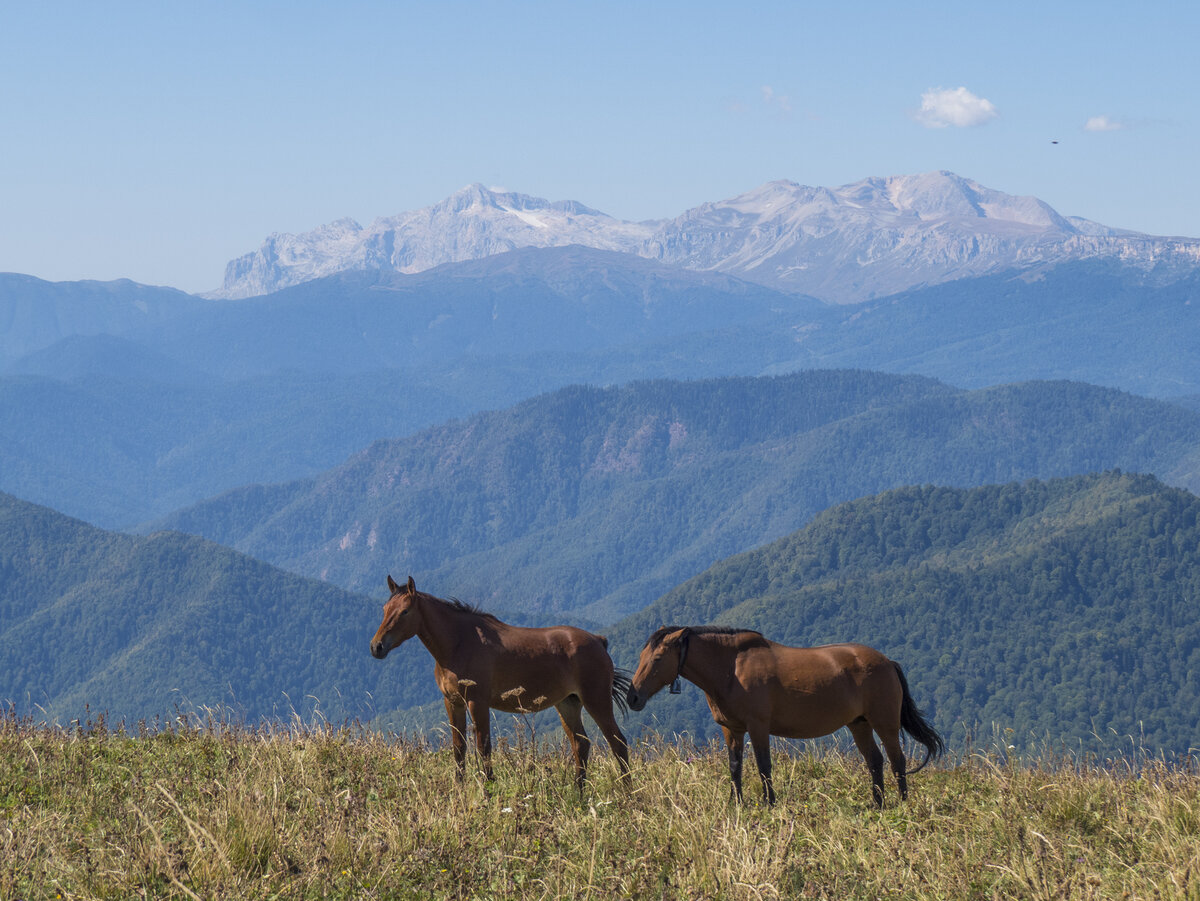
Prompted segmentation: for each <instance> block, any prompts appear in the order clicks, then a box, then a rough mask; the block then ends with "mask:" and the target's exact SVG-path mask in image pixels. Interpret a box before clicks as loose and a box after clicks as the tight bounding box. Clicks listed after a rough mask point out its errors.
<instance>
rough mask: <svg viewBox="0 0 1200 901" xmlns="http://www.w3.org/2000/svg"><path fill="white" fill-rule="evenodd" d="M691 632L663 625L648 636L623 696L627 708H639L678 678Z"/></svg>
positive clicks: (681, 670)
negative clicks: (626, 691) (627, 691)
mask: <svg viewBox="0 0 1200 901" xmlns="http://www.w3.org/2000/svg"><path fill="white" fill-rule="evenodd" d="M690 635H691V629H686V628H680V627H679V626H663V627H662V628H661V629H659V630H658V631H657V632H655V633H654V634H653V635H651V636H650V638H649V640H648V641H647V642H646V646H645V647H644V648H642V656H641V657H639V658H638V665H637V671H636V672H634V674H633V680H632V683H631V685H630V687H629V693H628V694H627V695H626V696H625V702H626V703H627V704H628V705H629V709H630V710H641V709H642V708H643V707H645V706H646V702H647V701H649V700H650V698H652V697H653V696H654V695H655V694H657V693H658V692H659V691H660V690H661V689H662V687H663V686H664V685H666V684H668V683H672V682H675V681H676V680H677V679H679V676H680V674H681V673H682V672H683V663H684V660H685V659H686V658H687V648H688V638H689V636H690ZM672 691H674V689H672Z"/></svg>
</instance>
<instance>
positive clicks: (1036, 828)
mask: <svg viewBox="0 0 1200 901" xmlns="http://www.w3.org/2000/svg"><path fill="white" fill-rule="evenodd" d="M594 747H595V750H594V753H593V757H592V765H591V767H590V768H589V781H588V786H587V789H586V791H585V794H584V795H583V797H580V795H579V794H578V793H577V792H576V790H575V788H574V785H573V772H572V767H571V765H570V763H569V761H568V759H567V756H566V751H565V749H560V750H550V751H548V750H546V746H545V743H544V742H538V741H534V740H532V739H531V738H530V737H529V735H527V734H525V733H523V732H520V731H518V733H517V734H516V735H515V736H513V737H512V738H508V739H504V740H502V741H501V742H500V743H499V746H498V747H497V749H496V753H495V764H496V777H497V778H496V781H495V782H494V783H492V784H491V785H488V784H485V783H484V782H482V781H481V779H480V778H479V777H478V776H477V775H476V773H477V770H475V769H474V764H475V761H472V760H469V761H468V767H469V768H468V776H467V778H466V779H465V780H464V781H463V782H459V781H458V780H457V779H456V776H455V770H454V764H453V761H452V759H451V755H450V752H449V750H448V749H445V748H442V747H433V746H431V745H430V744H428V743H426V742H424V741H420V740H413V739H403V738H398V737H396V736H392V735H384V734H380V733H377V732H372V731H368V730H366V729H362V728H359V727H354V726H343V727H335V726H331V725H328V724H323V723H317V724H304V723H301V722H299V721H293V722H291V723H283V724H276V725H273V726H260V727H247V726H231V725H229V724H226V723H223V722H221V721H220V720H219V719H213V720H207V721H201V720H198V719H196V718H194V717H191V718H180V719H177V720H174V721H172V722H169V723H158V724H155V725H154V727H147V726H145V725H140V726H139V727H137V728H134V729H132V730H129V731H126V729H124V728H112V727H110V726H109V725H108V724H106V723H105V722H104V721H103V719H100V720H99V721H97V722H95V723H90V724H87V725H84V726H76V727H74V728H69V729H60V728H51V727H47V726H45V725H40V724H36V723H34V722H33V721H31V720H28V719H22V718H19V717H16V716H14V715H12V714H11V713H10V714H9V715H8V716H7V717H6V718H4V719H3V721H2V722H0V898H3V899H18V898H20V899H41V898H122V899H124V898H139V897H163V898H264V899H265V898H277V897H286V898H408V897H431V896H432V897H447V898H490V897H506V896H519V897H522V898H563V897H572V898H589V897H597V898H600V897H603V898H612V897H628V898H747V899H750V898H754V899H757V898H779V897H786V898H838V899H854V898H1123V897H1128V898H1181V899H1183V898H1191V899H1200V774H1198V773H1197V772H1196V771H1195V769H1194V768H1193V767H1188V766H1167V765H1166V764H1164V763H1163V762H1161V761H1157V762H1156V761H1154V760H1139V761H1137V762H1136V765H1135V764H1134V763H1130V764H1129V765H1122V764H1121V762H1120V761H1116V764H1115V765H1114V761H1111V760H1110V761H1108V762H1107V765H1105V764H1104V763H1096V762H1089V761H1087V760H1082V761H1081V760H1080V759H1079V758H1077V757H1070V756H1057V757H1052V758H1049V759H1045V760H1041V761H1036V762H1033V763H1025V764H1018V763H1017V762H1015V761H1009V760H1005V759H1004V758H1003V755H1001V754H997V753H993V752H991V751H988V752H975V753H972V754H968V755H964V757H963V758H962V759H961V760H959V761H958V762H956V763H954V764H952V765H946V766H943V767H941V768H937V767H934V768H931V769H929V770H926V771H924V772H922V773H921V774H919V775H917V776H916V777H914V778H913V779H912V780H911V787H910V794H909V799H908V801H907V802H905V803H900V802H899V801H898V800H897V798H896V796H895V793H894V784H893V783H891V782H889V785H888V790H889V796H888V801H887V804H886V806H885V808H884V809H883V810H882V811H880V810H876V809H874V807H873V806H872V804H871V803H870V790H869V785H868V780H867V776H866V772H865V768H864V766H863V765H862V762H861V760H860V759H858V758H857V756H851V755H849V754H846V753H843V752H842V750H840V749H838V748H836V747H826V748H823V749H816V750H811V749H810V750H796V749H794V748H790V747H788V746H781V748H780V749H779V750H778V751H777V752H776V755H775V761H776V788H777V790H778V791H779V793H780V803H779V804H778V805H777V806H776V807H774V808H766V807H764V806H762V805H761V803H757V798H758V797H759V796H760V793H759V787H758V785H757V784H756V783H757V780H756V779H754V776H753V773H754V770H753V766H752V765H751V764H748V765H747V779H748V782H747V788H748V791H747V799H748V801H747V803H745V804H744V805H737V804H734V803H731V802H730V800H729V786H728V776H727V771H726V767H725V758H724V753H723V751H721V750H719V749H716V748H712V747H704V748H696V747H694V746H692V745H691V744H690V743H688V742H687V741H686V740H683V741H671V742H666V741H661V740H659V741H653V742H650V743H646V744H641V745H639V746H638V747H637V749H636V752H635V759H634V773H633V781H632V785H631V786H630V787H625V786H623V785H622V784H621V782H620V780H619V779H618V776H617V770H616V767H615V765H614V763H613V760H612V758H611V757H610V756H609V755H608V754H607V753H606V752H604V751H603V750H602V743H600V744H597V745H595V746H594ZM752 799H753V800H752Z"/></svg>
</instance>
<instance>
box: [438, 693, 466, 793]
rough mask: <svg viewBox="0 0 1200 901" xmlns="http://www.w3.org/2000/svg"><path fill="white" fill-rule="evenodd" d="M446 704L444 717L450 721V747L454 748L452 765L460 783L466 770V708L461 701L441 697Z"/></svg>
mask: <svg viewBox="0 0 1200 901" xmlns="http://www.w3.org/2000/svg"><path fill="white" fill-rule="evenodd" d="M442 700H443V701H444V702H445V703H446V717H447V719H449V720H450V745H451V746H452V747H453V748H454V764H455V767H456V768H457V770H458V781H459V782H461V781H462V778H463V773H464V771H465V770H466V768H467V708H466V707H465V706H464V705H463V703H462V700H461V699H457V700H455V701H452V700H450V698H449V697H447V696H445V695H443V696H442Z"/></svg>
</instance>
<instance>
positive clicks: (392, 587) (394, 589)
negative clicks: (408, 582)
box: [388, 573, 400, 594]
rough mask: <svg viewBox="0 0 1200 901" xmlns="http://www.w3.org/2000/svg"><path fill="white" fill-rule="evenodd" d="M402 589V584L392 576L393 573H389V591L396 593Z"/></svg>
mask: <svg viewBox="0 0 1200 901" xmlns="http://www.w3.org/2000/svg"><path fill="white" fill-rule="evenodd" d="M399 590H400V586H399V585H397V584H396V580H395V579H393V578H392V574H391V573H388V591H390V592H391V593H392V594H396V593H397V592H398V591H399Z"/></svg>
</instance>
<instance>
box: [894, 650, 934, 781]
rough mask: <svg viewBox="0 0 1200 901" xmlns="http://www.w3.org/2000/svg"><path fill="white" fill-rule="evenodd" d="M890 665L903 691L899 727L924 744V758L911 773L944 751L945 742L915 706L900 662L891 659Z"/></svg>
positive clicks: (920, 768)
mask: <svg viewBox="0 0 1200 901" xmlns="http://www.w3.org/2000/svg"><path fill="white" fill-rule="evenodd" d="M892 665H893V666H894V667H896V675H897V676H899V677H900V688H901V690H902V691H903V697H902V699H901V701H900V728H901V729H903V730H904V731H905V732H907V733H908V734H909V735H911V736H912V737H913V738H914V739H916V740H917V741H918V742H920V743H921V744H923V745H924V746H925V759H924V760H922V761H921V765H920V766H919V767H917V768H916V769H915V770H909V771H908V772H909V774H910V775H911V774H912V773H917V772H920V771H921V770H923V769H925V765H926V764H927V763H929V761H930V760H932V759H933V758H934V757H940V756H941V755H942V754H944V753H946V742H945V741H944V740H943V739H942V737H941V736H940V735H938V734H937V732H936V731H935V730H934V728H933V726H932V725H931V724H930V722H929V720H927V719H925V715H924V714H923V713H921V711H920V710H919V709H918V708H917V705H916V703H915V702H914V701H913V699H912V694H911V692H909V690H908V679H906V678H904V670H902V669H901V668H900V664H899V663H896V662H895V661H892Z"/></svg>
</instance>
